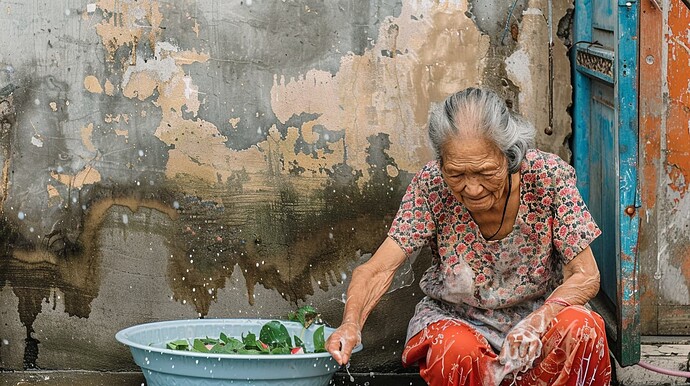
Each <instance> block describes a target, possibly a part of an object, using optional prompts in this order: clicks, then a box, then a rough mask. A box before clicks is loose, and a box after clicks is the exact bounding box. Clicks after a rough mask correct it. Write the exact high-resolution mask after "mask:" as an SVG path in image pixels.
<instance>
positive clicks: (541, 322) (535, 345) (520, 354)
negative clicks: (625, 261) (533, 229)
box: [498, 247, 599, 373]
mask: <svg viewBox="0 0 690 386" xmlns="http://www.w3.org/2000/svg"><path fill="white" fill-rule="evenodd" d="M598 291H599V268H597V263H596V260H594V255H593V254H592V250H591V249H590V247H587V248H585V249H584V250H582V251H581V252H580V253H579V254H578V255H577V256H575V257H574V258H573V259H572V260H571V261H570V262H569V263H568V264H566V265H565V266H564V267H563V284H561V285H560V286H558V287H557V288H556V289H555V290H554V291H553V292H552V293H551V295H550V296H549V298H548V299H547V301H546V303H544V305H543V306H541V307H540V308H539V309H537V310H536V311H534V312H533V313H531V314H530V315H529V316H527V317H526V318H525V319H524V320H522V321H521V322H520V323H518V324H517V325H516V326H515V327H513V329H512V330H511V331H510V332H509V333H508V335H507V336H506V339H505V342H504V343H503V347H502V349H501V353H500V354H499V355H498V358H499V362H500V363H501V364H503V365H505V367H504V369H503V370H504V373H510V372H513V371H515V370H526V369H529V368H531V367H532V364H533V362H534V360H535V359H537V358H538V357H539V355H541V348H542V347H541V337H542V336H543V335H544V333H545V332H546V329H547V327H548V326H549V323H551V320H553V318H554V317H555V316H556V315H557V314H558V313H559V312H560V311H561V310H562V309H563V308H565V306H566V305H567V304H571V305H584V304H585V303H587V302H588V301H589V300H590V299H592V298H593V297H594V296H596V294H597V292H598Z"/></svg>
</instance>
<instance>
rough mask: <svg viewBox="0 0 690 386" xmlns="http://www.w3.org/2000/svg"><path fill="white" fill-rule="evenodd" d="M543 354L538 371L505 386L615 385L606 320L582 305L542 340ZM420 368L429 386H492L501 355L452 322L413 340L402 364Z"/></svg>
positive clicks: (510, 380) (564, 312) (562, 314)
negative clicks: (605, 325) (613, 383)
mask: <svg viewBox="0 0 690 386" xmlns="http://www.w3.org/2000/svg"><path fill="white" fill-rule="evenodd" d="M542 344H543V348H542V353H541V356H540V357H539V358H538V359H537V360H536V361H535V364H534V366H533V367H532V368H531V369H530V370H528V371H527V372H525V373H520V374H518V375H517V377H516V378H513V376H512V374H509V375H507V376H506V377H505V378H504V379H503V381H502V382H501V384H500V385H501V386H508V385H517V386H528V385H529V386H533V385H549V386H580V385H587V386H605V385H609V384H610V382H611V360H610V358H609V349H608V344H607V342H606V334H605V330H604V321H603V320H602V319H601V317H600V316H599V315H598V314H596V313H594V312H592V311H590V310H588V309H586V308H584V307H581V306H573V307H567V308H564V309H563V310H562V311H561V312H559V313H558V315H556V317H555V318H554V320H553V321H552V322H551V324H550V325H549V329H548V330H547V331H546V334H544V336H543V337H542ZM417 362H418V363H419V369H420V371H419V373H420V375H421V376H422V378H424V380H426V381H427V383H428V384H429V385H431V386H442V385H443V386H446V385H448V386H450V385H453V386H459V385H467V386H494V384H495V382H494V381H493V377H494V375H493V374H494V373H495V371H496V369H498V368H500V367H501V365H499V364H498V355H497V354H496V353H495V352H494V351H493V349H492V348H491V346H490V345H489V344H488V343H487V341H486V339H485V338H484V337H483V336H482V335H481V334H480V333H478V332H477V331H476V330H474V329H473V328H472V327H470V326H469V325H467V324H465V323H462V322H459V321H453V320H442V321H439V322H436V323H432V324H430V325H429V326H427V327H426V328H425V329H424V330H422V331H421V332H420V333H419V334H417V335H415V336H414V337H413V338H412V339H410V341H409V342H408V343H407V346H406V347H405V350H404V351H403V364H404V365H405V366H410V365H413V364H415V363H417Z"/></svg>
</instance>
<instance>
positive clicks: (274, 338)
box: [259, 320, 292, 347]
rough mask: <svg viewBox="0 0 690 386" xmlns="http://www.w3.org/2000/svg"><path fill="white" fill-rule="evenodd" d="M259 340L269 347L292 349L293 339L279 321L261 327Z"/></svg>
mask: <svg viewBox="0 0 690 386" xmlns="http://www.w3.org/2000/svg"><path fill="white" fill-rule="evenodd" d="M259 340H260V341H262V342H264V343H266V344H267V345H269V346H271V347H274V346H284V347H292V338H290V333H289V332H288V330H287V328H285V326H284V325H283V324H282V323H280V322H279V321H277V320H273V321H270V322H268V323H266V324H264V326H263V327H261V332H260V333H259Z"/></svg>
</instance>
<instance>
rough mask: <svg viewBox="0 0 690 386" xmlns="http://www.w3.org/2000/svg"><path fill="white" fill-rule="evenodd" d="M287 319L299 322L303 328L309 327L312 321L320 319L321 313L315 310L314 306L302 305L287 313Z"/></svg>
mask: <svg viewBox="0 0 690 386" xmlns="http://www.w3.org/2000/svg"><path fill="white" fill-rule="evenodd" d="M288 320H290V321H293V322H299V323H300V324H302V326H304V328H309V326H311V325H312V323H314V322H317V321H321V314H319V313H318V312H316V308H314V307H313V306H310V305H306V306H302V307H300V308H298V309H297V312H290V313H288Z"/></svg>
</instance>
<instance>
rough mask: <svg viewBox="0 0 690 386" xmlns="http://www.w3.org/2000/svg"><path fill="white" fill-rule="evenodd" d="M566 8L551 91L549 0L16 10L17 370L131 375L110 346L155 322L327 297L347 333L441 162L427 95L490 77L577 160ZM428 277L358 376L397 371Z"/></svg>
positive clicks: (372, 327) (9, 321)
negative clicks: (353, 283) (353, 310)
mask: <svg viewBox="0 0 690 386" xmlns="http://www.w3.org/2000/svg"><path fill="white" fill-rule="evenodd" d="M554 3H555V4H554V7H555V8H554V11H553V37H554V50H553V53H554V55H553V63H554V66H553V68H554V74H553V76H554V78H555V81H554V89H553V98H549V89H548V84H549V82H548V76H549V66H548V63H549V59H548V42H549V40H548V35H549V34H548V29H547V17H546V15H547V13H546V9H547V8H546V5H547V2H546V1H545V0H544V1H536V0H529V1H517V2H516V3H515V4H516V6H515V9H514V10H513V12H512V14H511V16H510V18H508V16H509V12H510V8H511V6H512V2H504V1H498V0H493V1H484V0H482V1H479V0H476V1H471V2H470V3H468V2H466V1H440V2H434V1H428V0H416V1H402V2H401V1H394V0H385V1H384V0H379V1H352V0H350V1H347V0H339V1H328V2H325V1H316V0H296V1H290V0H283V1H268V0H266V1H260V0H253V1H252V0H244V1H220V0H212V1H193V0H186V1H183V0H179V1H172V0H170V1H155V0H140V1H134V0H101V1H98V2H95V3H84V2H76V3H75V2H72V1H67V0H51V1H33V2H10V3H3V4H2V9H0V36H1V37H2V38H0V121H1V122H2V126H1V129H2V131H1V134H2V135H1V136H0V147H1V148H2V153H1V157H2V162H1V163H2V165H3V168H2V173H1V175H2V179H1V180H0V181H1V184H0V197H2V211H3V216H2V219H0V229H1V230H2V231H1V232H0V238H1V240H2V244H1V245H2V249H1V251H2V253H1V254H0V341H1V342H2V343H1V344H0V368H2V369H32V368H43V369H95V370H124V369H132V368H133V363H132V362H131V360H130V358H129V354H128V352H127V350H125V348H124V347H121V346H120V345H118V344H117V343H116V342H115V341H114V337H113V335H114V334H115V332H117V331H118V330H119V329H121V328H124V327H127V326H130V325H133V324H137V323H142V322H149V321H155V320H164V319H178V318H195V317H199V316H203V317H281V316H284V315H285V314H286V313H287V312H288V311H289V310H292V309H294V308H295V307H297V306H299V305H302V304H306V303H308V304H314V305H315V306H316V307H318V308H319V309H320V310H321V311H322V312H323V317H324V319H325V320H326V321H328V322H330V323H332V324H337V323H338V322H339V321H340V316H341V312H342V302H341V299H342V296H343V293H344V291H345V288H346V286H347V282H348V278H349V275H350V273H351V271H352V269H353V267H354V266H356V265H357V264H359V263H361V262H362V261H364V260H366V259H367V258H368V257H369V256H370V254H371V253H372V252H373V251H374V250H375V248H376V247H377V246H378V244H379V243H380V242H381V241H382V239H383V237H384V235H385V234H386V230H387V227H388V225H389V223H390V221H391V218H392V216H393V215H394V213H395V211H396V209H397V206H398V201H399V199H400V197H401V195H402V193H403V192H404V189H405V187H406V185H407V184H408V182H409V180H410V178H411V176H412V175H413V174H414V173H415V172H416V170H417V169H418V168H419V167H420V166H421V165H423V164H424V163H425V162H427V161H428V160H429V159H430V158H431V156H432V153H431V151H430V150H429V147H428V146H427V140H426V134H425V125H426V119H427V112H428V107H429V104H430V103H431V102H436V101H441V100H443V99H444V98H445V97H446V96H447V95H448V94H450V93H452V92H454V91H456V90H459V89H462V88H465V87H468V86H476V85H489V86H491V87H494V88H496V89H497V90H498V91H499V92H500V93H501V94H502V95H504V96H505V98H506V99H507V100H508V102H509V103H510V104H512V105H513V107H514V108H515V109H516V110H519V111H521V112H522V113H523V114H524V115H526V116H527V117H528V118H529V119H530V120H532V121H533V122H534V123H535V125H536V127H537V130H538V132H539V138H538V141H539V145H540V147H541V148H542V149H544V150H547V151H553V152H557V153H559V154H561V155H562V156H563V157H565V158H568V157H569V151H568V150H567V147H566V146H564V144H565V143H566V141H567V137H568V135H569V133H570V117H569V116H568V114H567V108H568V106H569V104H570V100H571V87H570V70H569V64H568V61H567V57H566V45H567V44H568V40H569V25H570V20H571V17H570V11H568V10H567V8H568V5H567V4H564V3H563V2H554ZM550 106H552V109H553V118H552V120H553V133H552V134H551V135H547V134H545V131H544V130H545V128H547V126H549V108H550ZM428 263H429V256H428V255H425V254H422V255H421V256H420V257H419V258H417V259H416V260H415V261H410V262H409V264H408V267H406V271H407V273H401V274H400V276H399V277H398V278H397V279H396V282H395V283H394V285H393V288H394V289H395V290H394V291H392V292H391V293H389V294H388V295H387V296H386V297H385V298H384V299H383V301H382V302H381V304H380V305H379V306H378V308H377V309H376V310H375V311H374V313H373V314H372V316H371V318H370V322H369V323H368V325H367V326H366V328H365V331H364V343H365V345H366V349H365V351H364V352H362V353H361V354H359V355H357V356H356V357H355V358H354V359H353V366H354V368H355V369H359V370H364V371H395V370H398V369H399V366H400V365H399V362H400V359H399V357H400V351H401V349H402V345H403V340H404V336H405V329H406V325H407V320H408V319H409V317H410V316H411V315H412V312H413V308H414V305H415V303H416V302H417V301H418V299H419V298H420V296H421V294H420V292H419V290H418V286H417V283H416V282H414V283H413V282H412V280H413V276H414V275H413V273H416V277H418V276H419V274H420V273H421V272H422V271H423V270H424V269H425V268H426V265H428Z"/></svg>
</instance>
